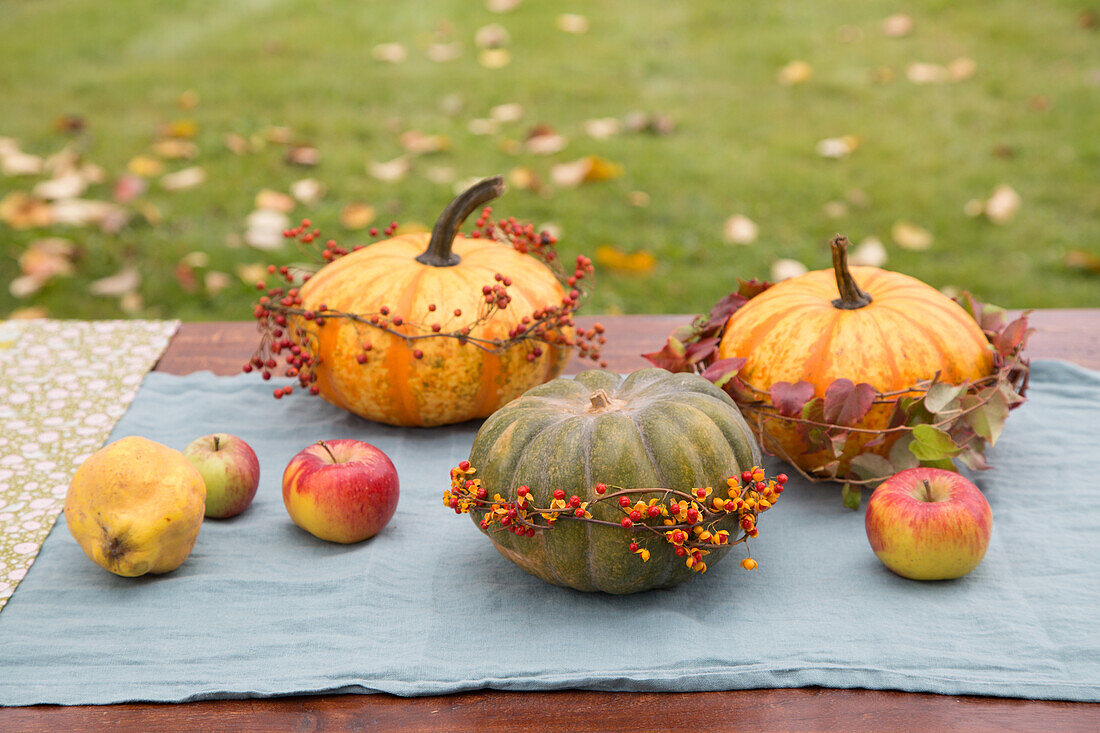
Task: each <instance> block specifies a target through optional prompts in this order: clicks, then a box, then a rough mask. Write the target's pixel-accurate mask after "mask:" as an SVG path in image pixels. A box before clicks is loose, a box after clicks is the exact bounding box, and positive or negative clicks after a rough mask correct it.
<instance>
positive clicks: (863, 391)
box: [825, 379, 875, 425]
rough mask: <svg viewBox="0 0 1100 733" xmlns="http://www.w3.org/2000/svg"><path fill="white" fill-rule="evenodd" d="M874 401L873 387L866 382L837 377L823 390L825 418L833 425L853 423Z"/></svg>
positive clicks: (861, 417)
mask: <svg viewBox="0 0 1100 733" xmlns="http://www.w3.org/2000/svg"><path fill="white" fill-rule="evenodd" d="M874 401H875V388H874V387H872V386H871V385H870V384H867V383H866V382H860V383H859V384H853V383H852V380H850V379H838V380H836V381H835V382H833V383H832V384H830V385H829V387H828V389H826V390H825V419H826V420H827V421H829V422H831V423H833V424H834V425H855V424H856V423H858V422H859V421H860V420H862V419H863V416H864V415H866V414H867V411H868V410H870V409H871V404H872V403H873V402H874Z"/></svg>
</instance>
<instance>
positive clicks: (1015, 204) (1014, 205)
mask: <svg viewBox="0 0 1100 733" xmlns="http://www.w3.org/2000/svg"><path fill="white" fill-rule="evenodd" d="M1022 203H1023V200H1022V199H1021V198H1020V194H1018V193H1016V191H1015V189H1013V188H1012V186H1009V185H1007V184H1004V183H1002V184H1001V185H999V186H997V187H996V188H994V189H993V193H992V194H991V195H990V197H989V200H988V201H986V202H985V207H984V210H985V218H987V219H989V220H990V221H991V222H993V223H994V224H1007V223H1008V222H1009V221H1011V220H1012V219H1013V218H1014V217H1015V216H1016V212H1017V211H1019V210H1020V205H1021V204H1022Z"/></svg>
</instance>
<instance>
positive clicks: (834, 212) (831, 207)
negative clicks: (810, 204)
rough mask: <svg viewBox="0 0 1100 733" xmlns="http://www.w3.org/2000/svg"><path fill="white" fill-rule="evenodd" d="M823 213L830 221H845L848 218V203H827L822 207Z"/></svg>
mask: <svg viewBox="0 0 1100 733" xmlns="http://www.w3.org/2000/svg"><path fill="white" fill-rule="evenodd" d="M821 213H822V214H824V215H825V216H826V217H828V218H830V219H843V218H844V217H845V216H848V203H847V202H845V201H826V202H825V203H824V204H822V205H821Z"/></svg>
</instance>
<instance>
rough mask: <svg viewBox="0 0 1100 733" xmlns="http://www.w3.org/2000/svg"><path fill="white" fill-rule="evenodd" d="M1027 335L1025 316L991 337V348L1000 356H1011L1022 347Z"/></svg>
mask: <svg viewBox="0 0 1100 733" xmlns="http://www.w3.org/2000/svg"><path fill="white" fill-rule="evenodd" d="M1029 333H1030V332H1029V330H1028V327H1027V315H1026V314H1025V315H1022V316H1020V317H1019V318H1017V319H1016V320H1015V321H1013V322H1012V323H1010V324H1008V325H1007V326H1005V329H1004V330H1003V331H1001V332H1000V333H998V334H997V335H996V336H994V337H993V347H994V348H995V349H997V353H999V354H1001V355H1002V356H1011V355H1012V354H1013V353H1015V352H1016V350H1017V349H1019V348H1022V347H1023V345H1024V343H1025V342H1026V341H1027V337H1028V334H1029Z"/></svg>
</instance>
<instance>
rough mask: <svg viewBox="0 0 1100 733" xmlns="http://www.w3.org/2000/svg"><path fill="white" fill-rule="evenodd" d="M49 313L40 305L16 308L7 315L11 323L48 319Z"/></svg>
mask: <svg viewBox="0 0 1100 733" xmlns="http://www.w3.org/2000/svg"><path fill="white" fill-rule="evenodd" d="M49 315H50V311H49V310H48V309H47V308H46V307H45V306H42V305H32V306H29V307H27V308H16V309H15V310H13V311H12V312H11V313H9V314H8V318H9V319H10V320H13V321H33V320H35V319H38V318H48V317H49Z"/></svg>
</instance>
